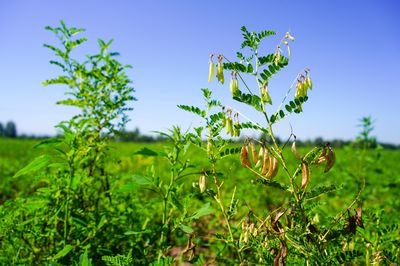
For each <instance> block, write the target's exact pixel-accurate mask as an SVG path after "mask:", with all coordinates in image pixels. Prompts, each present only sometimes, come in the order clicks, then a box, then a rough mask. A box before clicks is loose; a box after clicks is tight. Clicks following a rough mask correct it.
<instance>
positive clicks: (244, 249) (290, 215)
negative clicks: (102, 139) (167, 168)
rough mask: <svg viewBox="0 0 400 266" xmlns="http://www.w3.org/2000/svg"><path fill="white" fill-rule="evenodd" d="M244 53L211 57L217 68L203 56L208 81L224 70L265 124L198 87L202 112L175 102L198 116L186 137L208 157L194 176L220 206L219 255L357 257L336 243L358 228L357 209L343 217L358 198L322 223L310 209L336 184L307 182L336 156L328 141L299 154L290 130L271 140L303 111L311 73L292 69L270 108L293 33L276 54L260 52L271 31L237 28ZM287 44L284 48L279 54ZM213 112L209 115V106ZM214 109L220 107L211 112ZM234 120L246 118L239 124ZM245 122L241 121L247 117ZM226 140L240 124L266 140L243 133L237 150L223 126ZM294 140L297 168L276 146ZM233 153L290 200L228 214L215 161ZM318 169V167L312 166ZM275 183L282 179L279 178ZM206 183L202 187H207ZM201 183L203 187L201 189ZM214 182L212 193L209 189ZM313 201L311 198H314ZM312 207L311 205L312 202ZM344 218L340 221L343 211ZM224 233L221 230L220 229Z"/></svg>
mask: <svg viewBox="0 0 400 266" xmlns="http://www.w3.org/2000/svg"><path fill="white" fill-rule="evenodd" d="M241 30H242V35H243V39H244V40H243V42H242V44H241V48H242V50H243V52H237V61H233V60H231V59H228V58H226V57H225V56H224V55H222V54H219V55H218V56H217V61H216V66H215V63H214V55H213V54H211V56H210V61H209V77H208V82H212V80H213V78H214V73H215V72H216V78H217V81H218V82H219V83H221V84H222V85H224V83H225V75H226V72H228V73H229V74H230V76H231V78H230V82H229V89H230V92H231V95H232V98H233V99H234V100H236V101H237V102H239V103H242V104H245V105H249V106H251V107H252V108H253V109H254V110H256V111H257V112H259V113H260V114H261V115H262V117H264V120H265V123H255V122H253V121H251V120H249V119H248V118H247V116H243V115H242V114H241V113H240V112H239V111H236V110H235V109H233V108H232V107H224V106H223V105H222V104H221V103H220V102H219V101H218V100H211V98H210V97H211V90H209V89H202V91H203V94H204V96H205V99H206V107H207V108H206V109H205V110H203V109H201V108H199V107H195V106H187V105H180V106H179V107H180V108H181V109H183V110H185V111H189V112H192V113H195V114H196V115H198V116H200V117H201V118H203V119H204V121H205V125H206V126H205V127H202V126H201V127H197V128H195V132H196V134H194V135H193V140H192V142H193V143H194V144H195V145H197V146H198V147H200V148H202V149H203V150H204V151H205V153H206V154H207V158H208V160H209V169H207V170H204V174H202V175H200V177H199V189H200V192H202V193H206V194H208V195H209V196H210V197H211V198H213V199H214V201H215V202H216V203H217V205H218V206H219V208H218V209H219V211H220V213H221V216H222V219H223V220H224V223H223V224H224V226H223V228H221V230H222V232H220V233H218V234H217V235H216V236H217V239H218V241H220V242H221V243H223V245H224V248H223V249H222V251H220V254H225V255H226V257H231V258H232V259H234V261H235V264H240V265H244V264H248V263H250V264H253V263H262V264H270V263H273V264H274V265H285V263H291V264H296V263H299V264H307V265H310V264H318V265H326V264H327V263H338V262H339V263H342V262H343V261H345V260H346V259H349V258H350V257H351V256H353V257H354V256H357V254H350V253H344V252H343V251H342V250H341V249H340V248H337V247H338V246H340V245H341V241H344V240H345V239H346V236H347V234H354V233H355V232H356V230H355V229H356V228H357V227H361V228H363V223H362V209H361V206H360V207H358V208H357V209H356V210H355V212H354V214H350V210H351V207H352V206H353V205H354V204H357V203H359V201H358V197H356V199H355V200H354V201H353V202H352V203H351V204H350V206H348V207H347V208H346V210H345V211H343V212H341V213H339V214H338V215H337V217H335V218H333V219H331V223H329V224H320V223H318V221H316V219H314V217H315V213H313V208H314V206H315V204H318V198H319V197H320V196H322V195H323V194H326V193H328V192H331V191H334V190H336V189H337V187H336V185H335V184H334V181H333V180H332V184H331V185H329V186H316V185H315V184H313V181H312V180H313V178H312V173H313V170H312V169H313V168H315V167H318V166H319V165H321V164H323V165H324V171H323V172H324V173H327V172H329V171H330V170H331V169H332V167H333V166H334V164H335V161H336V155H335V152H334V150H333V148H332V147H331V146H330V144H329V143H326V144H325V145H324V146H321V147H315V148H313V149H311V150H310V151H309V152H307V153H306V154H301V153H300V152H299V151H298V150H297V147H296V136H295V135H294V134H293V132H291V133H290V136H289V139H288V141H287V142H286V143H284V145H283V146H280V145H279V144H278V142H277V139H276V136H275V133H274V125H275V124H276V123H277V122H278V121H280V120H283V119H285V118H286V117H287V116H288V115H290V114H299V113H301V112H303V105H304V104H305V103H306V102H307V101H308V92H309V90H311V89H312V87H313V84H312V80H311V76H310V70H309V69H308V68H305V69H304V71H302V72H301V73H299V74H298V75H297V77H296V78H295V80H294V82H293V83H292V84H291V85H290V87H289V89H288V90H287V92H286V93H285V94H284V95H283V97H282V100H281V103H280V105H279V107H278V110H276V111H271V110H270V109H271V108H270V107H272V101H273V100H274V99H272V98H271V96H270V93H269V92H270V90H273V89H274V88H270V87H269V81H270V80H271V79H272V78H273V77H274V76H275V75H276V74H277V73H278V72H279V71H281V70H282V69H283V68H285V67H286V66H287V65H288V64H289V58H290V54H291V51H290V45H289V43H290V42H292V41H294V37H293V36H292V35H291V34H290V33H289V32H287V33H286V34H285V35H284V36H283V38H282V39H281V41H280V42H279V43H278V45H277V46H276V49H275V52H274V53H271V54H267V55H261V54H259V50H260V49H259V48H260V45H261V44H262V43H263V41H264V40H265V39H266V38H267V37H269V36H273V35H275V34H276V32H274V31H261V32H259V33H256V32H250V31H248V30H247V29H246V27H242V29H241ZM284 47H286V49H285V50H286V52H285V51H284V49H283V48H284ZM245 76H250V77H253V78H254V79H255V81H256V84H257V87H256V88H255V90H253V89H252V88H250V86H248V85H247V82H246V81H245V80H247V79H245ZM213 108H214V109H217V111H214V112H211V110H212V109H213ZM218 108H219V110H218ZM239 118H241V119H244V120H245V122H239ZM246 120H247V121H246ZM224 128H225V129H226V133H227V135H228V136H231V137H239V136H240V135H241V130H242V129H251V130H254V131H256V132H258V133H261V134H264V135H267V136H268V139H267V141H260V140H257V139H252V138H247V139H246V140H245V141H244V144H243V146H242V148H240V149H239V148H229V147H228V148H226V145H227V144H229V143H230V140H224V139H223V138H222V137H221V133H222V130H223V129H224ZM203 130H206V131H207V132H206V135H205V137H206V139H207V142H205V143H204V142H203V141H202V137H203V134H202V132H203ZM290 139H292V140H293V142H292V146H291V150H292V153H293V155H292V156H294V157H295V158H296V160H297V162H298V165H297V167H296V168H295V169H294V170H293V169H290V167H289V166H288V163H287V158H286V157H285V155H284V152H283V150H284V149H285V148H287V144H288V142H289V141H290ZM229 155H234V156H238V160H239V161H240V163H241V164H242V166H243V167H245V168H246V169H248V171H249V173H250V174H251V175H252V176H253V177H254V178H256V180H257V181H258V182H257V184H256V185H264V186H267V187H275V188H279V189H281V190H282V193H289V195H290V197H289V199H288V200H287V201H285V202H284V204H282V205H281V206H279V207H277V208H275V209H272V210H270V214H269V215H267V217H261V216H259V214H257V213H254V210H252V211H250V212H249V215H248V216H247V217H242V218H241V219H240V217H235V214H236V211H235V209H237V208H238V202H239V199H237V198H236V195H235V190H236V187H235V188H234V191H233V192H231V193H228V192H224V189H223V181H222V179H221V177H223V175H224V174H223V173H220V172H219V171H218V169H217V162H218V161H219V160H223V158H224V157H225V156H229ZM316 172H317V171H316ZM277 175H280V176H283V177H285V178H284V180H285V182H278V181H276V180H275V179H276V176H277ZM280 180H282V178H280ZM206 184H207V185H206ZM206 187H207V189H206ZM212 187H214V188H215V190H214V189H213V188H212ZM226 194H231V196H230V198H231V200H230V203H229V205H225V204H224V202H226V201H224V200H223V197H224V195H226ZM313 202H314V203H313ZM313 204H314V205H313ZM346 211H349V216H348V218H347V220H346V219H344V214H345V213H346ZM225 231H226V232H227V234H226V233H225Z"/></svg>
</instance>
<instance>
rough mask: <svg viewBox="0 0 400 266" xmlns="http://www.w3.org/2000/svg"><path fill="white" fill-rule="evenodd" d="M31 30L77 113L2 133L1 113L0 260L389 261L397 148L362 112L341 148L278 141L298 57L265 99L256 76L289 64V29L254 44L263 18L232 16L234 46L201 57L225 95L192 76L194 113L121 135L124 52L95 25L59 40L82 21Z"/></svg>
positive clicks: (393, 251) (290, 107) (399, 245)
mask: <svg viewBox="0 0 400 266" xmlns="http://www.w3.org/2000/svg"><path fill="white" fill-rule="evenodd" d="M46 29H47V30H48V31H50V32H51V33H52V34H54V35H56V37H57V38H58V39H59V41H60V44H59V47H58V46H53V45H48V44H46V45H45V47H46V48H48V49H49V50H50V51H51V52H53V53H54V56H55V57H56V58H57V60H58V61H54V60H52V61H50V63H51V64H52V65H54V66H55V67H59V68H60V70H61V71H62V73H63V75H60V76H58V77H55V78H51V79H48V80H46V81H44V82H43V85H45V86H50V85H54V84H58V85H60V84H61V85H66V87H67V92H66V98H65V99H63V100H61V101H58V102H57V103H58V104H61V105H66V106H72V107H74V108H76V109H78V110H79V112H77V113H76V115H74V116H73V117H71V118H70V119H69V120H66V121H62V122H60V123H58V124H57V125H55V127H56V128H57V130H58V131H59V134H58V136H55V137H52V138H46V139H42V140H23V139H12V138H5V137H4V136H14V137H15V136H16V134H15V128H13V127H12V124H11V123H8V124H7V125H8V126H6V128H5V129H6V130H3V128H2V131H1V132H0V136H1V137H0V265H79V266H90V265H159V266H161V265H274V266H282V265H397V263H399V257H400V228H399V222H400V215H399V209H400V199H399V197H398V195H399V193H400V179H399V170H400V167H399V161H400V152H399V150H398V149H397V150H389V149H385V148H384V147H386V146H387V145H386V146H385V145H381V144H379V143H378V142H377V140H376V138H375V137H373V135H372V134H371V132H372V131H373V129H374V120H373V119H372V118H371V117H370V116H369V117H363V118H361V120H360V122H361V124H360V132H359V133H358V135H357V137H356V138H355V139H354V140H352V141H349V142H347V143H346V144H343V142H340V143H342V144H341V145H340V147H339V144H337V143H339V142H338V141H336V142H334V141H333V142H332V143H329V142H322V141H321V142H318V141H315V142H314V143H312V145H304V142H303V143H302V142H301V141H300V140H299V139H297V136H296V135H295V133H296V129H295V128H292V131H291V132H290V134H289V135H288V136H287V137H285V141H281V140H280V139H279V138H278V137H277V135H276V132H275V131H276V124H277V123H280V122H282V121H284V120H285V119H286V118H287V117H289V116H291V117H293V118H294V117H296V116H297V115H301V114H302V112H303V111H305V108H304V107H305V106H306V105H307V102H308V101H309V100H311V99H309V98H312V94H311V93H310V91H311V90H312V89H313V83H312V79H311V74H310V69H308V68H304V69H303V70H302V71H301V72H300V73H298V74H297V75H296V76H295V77H294V80H293V82H292V85H290V87H289V89H288V90H287V92H286V93H285V92H283V97H282V98H281V99H282V100H281V103H280V104H279V102H278V104H279V106H273V105H272V97H271V96H274V97H275V95H274V94H271V95H270V91H271V90H272V89H271V87H269V86H270V85H269V84H270V83H269V80H270V79H272V78H273V77H274V76H275V75H276V74H277V73H279V72H280V71H281V70H282V69H283V68H285V67H287V66H288V64H289V59H290V54H291V52H290V51H291V50H290V47H289V45H290V44H291V43H292V42H293V41H294V37H293V36H292V35H291V34H290V33H289V32H287V33H285V34H284V35H283V36H282V39H281V40H280V42H279V43H278V45H277V46H276V49H275V51H274V52H273V53H270V54H265V55H264V54H260V53H261V51H264V50H261V49H259V48H260V45H261V44H262V43H264V40H266V39H267V38H268V37H270V36H273V35H276V34H277V33H276V32H275V31H260V32H258V33H256V32H250V31H248V30H247V28H246V27H242V28H241V32H242V36H243V42H242V44H241V46H240V47H241V48H242V49H241V50H240V51H241V52H237V53H236V56H237V59H232V58H231V59H228V58H227V57H225V56H224V55H222V54H219V55H213V54H212V55H211V56H210V58H209V77H208V82H209V83H211V82H213V80H214V82H215V83H214V84H217V85H220V84H221V85H223V84H226V83H228V82H226V81H225V77H226V76H228V75H229V74H230V80H229V90H226V91H227V93H229V92H230V95H229V96H232V99H233V100H234V101H235V104H237V106H226V105H224V104H223V103H222V102H221V101H220V100H219V99H216V98H214V97H215V96H214V94H213V91H212V89H208V88H203V89H201V93H199V96H200V97H202V99H203V100H204V104H203V105H202V107H197V106H191V105H178V108H179V109H181V110H180V111H182V112H188V113H190V115H193V117H197V119H199V120H200V121H201V122H199V124H195V125H192V127H191V128H190V130H187V131H182V129H181V127H180V126H171V127H170V129H169V130H166V132H158V134H159V135H160V138H158V140H160V141H158V142H155V143H134V142H122V141H121V140H123V139H124V137H123V136H124V135H123V134H124V130H125V127H126V124H127V122H128V121H129V116H128V111H132V107H130V104H131V103H132V102H134V101H135V100H136V99H135V97H134V96H133V95H134V92H135V90H134V88H133V87H131V83H132V81H131V80H130V79H129V77H128V76H127V75H126V72H125V71H126V69H127V68H130V66H129V65H122V64H121V63H120V62H119V61H118V60H117V56H118V55H119V54H118V53H117V52H108V48H109V47H110V45H111V44H112V41H109V42H105V41H103V40H98V44H99V46H100V47H99V48H100V49H99V50H100V51H99V53H97V54H93V55H87V56H86V57H85V59H84V60H83V61H81V60H77V59H75V58H73V57H72V55H75V54H74V53H71V51H72V50H74V49H75V48H76V47H78V46H80V45H81V44H83V43H85V42H86V41H87V39H86V38H84V37H83V38H80V37H77V36H80V35H79V34H81V33H82V32H83V31H84V30H83V29H79V28H75V27H70V28H69V27H67V26H66V25H65V23H64V22H63V21H61V25H60V26H58V27H46ZM283 47H284V48H285V49H281V48H283ZM242 52H243V53H242ZM235 60H236V61H235ZM249 79H253V83H250V82H249ZM250 84H253V86H254V87H255V88H250V87H252V86H251V85H250ZM215 86H216V85H215ZM274 101H275V100H274ZM243 106H246V108H251V109H252V111H254V112H255V113H256V114H258V115H259V117H262V118H263V119H264V121H263V122H255V121H253V120H252V119H251V118H249V117H247V116H246V115H243V114H242V113H241V112H240V108H241V107H243ZM272 107H273V109H272ZM275 107H277V109H275ZM330 108H331V107H330ZM142 115H145V114H142ZM125 133H126V132H125ZM126 136H127V135H125V137H126ZM131 136H135V134H131ZM255 136H257V137H255ZM136 137H137V136H136ZM299 138H300V137H299ZM161 140H162V141H161ZM309 143H311V142H309ZM302 144H303V145H302ZM336 144H337V145H336Z"/></svg>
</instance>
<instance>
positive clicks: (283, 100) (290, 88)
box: [276, 74, 300, 112]
mask: <svg viewBox="0 0 400 266" xmlns="http://www.w3.org/2000/svg"><path fill="white" fill-rule="evenodd" d="M299 76H300V74H297V76H296V77H295V78H294V80H293V82H292V84H291V85H290V87H289V89H288V91H287V92H286V94H285V97H283V99H282V101H281V103H280V105H279V107H278V109H277V111H276V112H278V111H279V110H280V109H281V108H282V105H283V103H284V102H285V101H286V98H287V97H288V96H289V93H290V91H291V90H292V89H293V86H294V84H295V83H296V81H297V79H298V78H299Z"/></svg>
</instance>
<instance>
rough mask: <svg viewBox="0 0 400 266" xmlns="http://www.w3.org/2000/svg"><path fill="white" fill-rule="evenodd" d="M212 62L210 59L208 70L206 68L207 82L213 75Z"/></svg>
mask: <svg viewBox="0 0 400 266" xmlns="http://www.w3.org/2000/svg"><path fill="white" fill-rule="evenodd" d="M214 68H215V66H214V62H213V61H211V60H210V66H209V70H208V83H210V82H211V80H212V78H213V76H214Z"/></svg>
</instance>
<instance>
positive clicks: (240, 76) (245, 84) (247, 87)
mask: <svg viewBox="0 0 400 266" xmlns="http://www.w3.org/2000/svg"><path fill="white" fill-rule="evenodd" d="M222 57H223V58H224V59H225V60H226V61H228V62H229V63H232V62H231V61H230V60H229V59H228V58H226V57H225V56H224V55H222ZM237 74H238V76H239V78H240V80H241V81H242V82H243V84H244V86H245V87H246V89H247V90H248V92H249V93H250V94H251V95H254V94H253V92H252V91H251V90H250V88H249V86H247V83H246V82H245V81H244V79H243V78H242V75H240V73H239V72H238V73H237Z"/></svg>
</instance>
